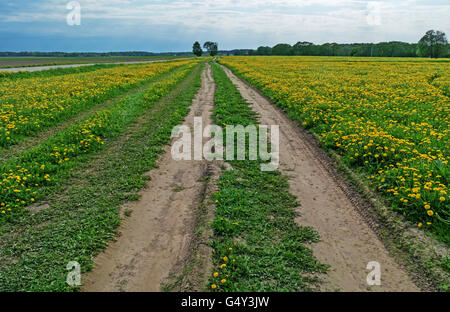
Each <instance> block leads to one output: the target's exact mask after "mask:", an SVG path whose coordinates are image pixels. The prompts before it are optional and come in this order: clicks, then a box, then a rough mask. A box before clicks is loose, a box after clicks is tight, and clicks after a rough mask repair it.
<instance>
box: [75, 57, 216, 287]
mask: <svg viewBox="0 0 450 312" xmlns="http://www.w3.org/2000/svg"><path fill="white" fill-rule="evenodd" d="M214 88H215V85H214V81H213V78H212V74H211V69H210V67H209V65H208V66H207V68H206V69H205V71H204V72H203V73H202V86H201V88H200V90H199V92H198V94H197V96H196V97H195V99H194V101H193V104H192V106H191V111H190V113H189V115H188V116H187V118H186V121H185V123H184V125H187V126H189V127H190V128H191V129H193V124H194V117H202V121H203V125H204V126H206V125H208V124H210V123H211V120H210V112H211V110H212V108H213V104H214ZM148 175H149V177H150V181H149V182H148V185H147V188H146V189H144V190H142V191H141V192H140V196H141V197H140V200H139V201H137V202H132V203H128V204H127V205H126V206H125V207H123V210H126V211H130V212H131V215H130V216H129V217H127V218H126V219H125V220H124V221H123V222H122V224H121V226H120V228H119V233H120V236H119V237H118V239H117V241H115V242H112V243H111V244H110V245H109V246H108V247H107V249H106V250H105V251H104V252H102V253H101V254H100V255H98V256H97V258H96V259H95V260H94V268H93V270H92V271H91V272H90V273H87V274H86V275H85V276H84V277H83V284H84V285H83V288H82V290H83V291H160V290H161V286H162V285H163V284H165V283H167V282H171V281H170V280H171V279H172V277H173V276H176V275H177V274H182V272H183V270H184V269H185V264H186V261H187V259H189V258H190V254H191V252H192V246H193V244H194V241H193V240H194V238H195V236H196V235H195V228H196V222H197V220H198V215H197V214H198V207H199V206H200V205H201V202H202V199H203V197H204V194H205V187H206V186H205V183H204V182H203V180H202V178H204V177H205V176H207V175H208V163H207V161H206V160H202V161H196V160H192V161H186V160H183V161H176V160H174V159H173V158H172V155H171V146H168V147H167V148H166V151H165V154H164V156H162V158H161V159H160V161H159V167H158V168H156V169H154V170H151V171H150V172H149V173H148Z"/></svg>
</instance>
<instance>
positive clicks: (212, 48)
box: [203, 41, 219, 56]
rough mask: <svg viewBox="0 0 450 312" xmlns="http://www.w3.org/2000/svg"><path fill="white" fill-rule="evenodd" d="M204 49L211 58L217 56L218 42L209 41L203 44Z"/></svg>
mask: <svg viewBox="0 0 450 312" xmlns="http://www.w3.org/2000/svg"><path fill="white" fill-rule="evenodd" d="M203 48H205V49H206V50H207V51H208V52H209V55H211V56H215V55H217V53H218V52H219V48H218V44H217V42H211V41H207V42H205V43H204V44H203Z"/></svg>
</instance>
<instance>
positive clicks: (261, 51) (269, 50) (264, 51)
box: [256, 47, 272, 55]
mask: <svg viewBox="0 0 450 312" xmlns="http://www.w3.org/2000/svg"><path fill="white" fill-rule="evenodd" d="M271 54H272V48H271V47H259V48H258V49H257V50H256V55H271Z"/></svg>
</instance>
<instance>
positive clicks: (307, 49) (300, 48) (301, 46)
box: [292, 41, 314, 55]
mask: <svg viewBox="0 0 450 312" xmlns="http://www.w3.org/2000/svg"><path fill="white" fill-rule="evenodd" d="M313 46H314V44H313V43H312V42H308V41H299V42H297V43H296V44H294V46H293V47H292V49H293V50H294V54H295V55H312V48H313Z"/></svg>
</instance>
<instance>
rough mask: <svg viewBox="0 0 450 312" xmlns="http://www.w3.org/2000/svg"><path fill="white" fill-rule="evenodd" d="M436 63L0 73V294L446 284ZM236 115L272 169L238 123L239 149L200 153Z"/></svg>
mask: <svg viewBox="0 0 450 312" xmlns="http://www.w3.org/2000/svg"><path fill="white" fill-rule="evenodd" d="M448 65H449V64H448V62H446V61H430V60H426V59H392V58H390V59H386V58H347V57H293V56H290V57H276V56H273V57H263V56H258V57H256V56H255V57H250V56H245V57H238V56H230V57H228V56H227V57H224V56H221V57H216V58H212V57H203V58H197V59H186V60H169V61H167V62H158V63H147V64H128V65H125V64H122V65H113V64H104V65H100V64H98V65H93V66H86V67H77V68H59V69H53V70H45V71H37V72H21V73H2V74H1V75H0V161H1V166H0V290H1V291H68V292H72V291H85V292H90V291H161V290H162V291H211V292H235V291H241V292H248V291H251V292H260V291H277V292H307V291H379V290H381V291H420V290H426V291H430V290H432V291H446V290H447V291H448V289H449V287H450V280H449V258H448V253H447V250H448V244H449V242H450V241H449V239H450V236H449V222H450V210H449V204H448V203H449V201H450V197H449V195H448V178H449V169H448V168H449V167H448V159H449V151H448V148H447V146H448V145H449V129H450V128H449V126H450V119H449V116H450V115H449V109H450V101H449V96H450V95H449V90H450V80H449V77H450V69H449V66H448ZM199 119H200V122H201V124H202V125H203V126H204V127H206V126H212V125H215V126H219V129H223V133H220V135H219V132H214V135H213V134H212V133H211V132H210V133H207V131H206V130H204V129H202V131H203V130H204V132H203V133H201V134H203V137H201V138H200V142H196V140H197V139H196V137H195V135H196V134H195V130H194V137H193V140H192V141H191V138H188V135H187V134H186V133H187V132H185V133H184V135H183V136H182V138H183V140H184V139H186V140H187V142H188V143H186V144H187V145H183V152H185V148H186V149H187V150H189V151H190V152H193V155H194V159H193V158H191V157H190V156H191V155H186V154H184V156H183V157H182V158H177V157H175V156H174V155H175V152H176V151H177V149H178V147H179V145H177V144H179V142H180V137H181V136H180V133H179V131H181V130H183V129H184V130H183V131H188V130H186V129H196V127H198V123H199ZM233 125H239V126H242V127H243V128H244V127H246V128H245V129H250V128H251V127H255V129H256V127H260V126H271V128H270V129H271V130H270V131H271V134H270V137H271V139H272V140H270V143H268V144H267V145H266V149H267V151H266V152H265V153H266V154H267V153H268V154H270V155H271V156H272V158H271V159H270V161H271V163H270V164H272V165H273V164H276V166H275V167H274V168H272V167H271V168H272V170H262V168H263V166H266V168H267V165H268V159H267V158H265V159H262V156H261V155H262V154H263V152H262V150H261V149H259V150H258V151H259V154H258V155H259V158H257V159H256V160H255V159H252V158H251V156H250V148H251V146H252V144H251V143H250V142H249V140H250V138H251V134H250V133H246V134H244V135H243V136H242V137H241V139H242V138H244V140H243V143H244V145H243V146H244V156H245V157H244V159H239V158H237V159H236V158H233V157H230V158H228V156H229V155H233V156H234V151H235V150H236V151H239V149H240V144H241V143H242V142H241V141H242V140H241V141H240V139H239V135H237V136H236V138H237V140H234V134H233V142H232V144H233V145H231V146H230V147H228V145H227V149H225V151H223V150H221V149H219V148H218V146H216V145H214V148H213V149H212V154H210V155H209V156H211V155H214V157H213V158H212V159H210V158H208V157H207V156H206V154H205V151H206V147H208V146H209V145H208V144H207V143H209V142H210V141H209V139H210V138H213V139H214V140H219V139H220V138H225V137H226V141H227V140H229V137H228V134H229V131H230V132H231V131H232V130H230V129H229V128H228V127H227V126H233ZM275 126H276V127H279V142H278V143H279V146H277V145H275V144H276V143H277V142H276V141H275V139H274V136H276V133H277V132H272V131H273V127H275ZM180 129H181V130H180ZM277 129H278V128H277ZM260 130H261V128H260ZM200 136H201V135H200ZM256 137H257V138H258V143H257V144H256V145H255V146H257V147H259V148H261V145H262V144H263V141H264V139H268V138H269V135H268V133H267V132H258V134H257V135H256V136H255V138H256ZM247 138H248V140H247ZM214 140H213V141H214ZM183 142H184V141H183ZM215 142H218V141H215ZM197 143H200V145H201V147H202V148H203V149H202V150H201V151H200V152H201V153H203V154H201V155H200V157H198V154H197V152H198V150H197V147H196V146H197V145H198V144H197ZM223 143H227V142H223ZM196 144H197V145H196ZM191 145H192V146H191ZM209 148H211V146H209ZM269 150H270V153H269ZM221 151H222V152H221ZM277 152H279V155H278V156H277V157H275V156H274V155H277V154H276V153H277ZM221 153H223V155H222V156H224V157H219V156H220V155H221ZM272 153H273V154H272ZM204 154H205V155H204ZM225 156H227V157H225ZM273 157H275V158H273ZM272 162H273V163H272ZM374 201H376V202H377V203H378V204H377V205H375V204H372V203H373V202H374ZM379 206H380V207H384V208H386V210H385V211H384V212H383V211H381V212H380V210H377V209H374V207H375V208H376V207H379ZM418 238H420V241H419V239H418ZM416 239H417V242H416V241H415V240H416ZM348 255H351V257H349V256H348ZM371 261H377V262H379V263H381V268H382V276H383V279H382V281H383V282H382V284H381V285H370V284H368V282H367V279H366V278H367V274H368V271H367V265H368V263H371ZM74 265H75V267H76V266H78V267H79V275H80V276H79V278H80V279H81V282H80V280H78V282H77V280H76V279H75V280H70V279H69V275H68V272H71V268H72V266H74ZM72 273H73V272H72ZM75 273H76V272H75ZM424 276H426V280H425V281H423V280H424ZM72 282H73V283H72Z"/></svg>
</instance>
